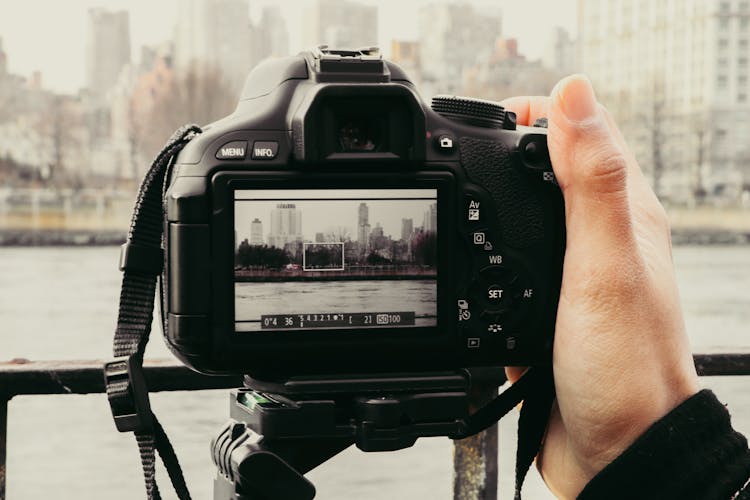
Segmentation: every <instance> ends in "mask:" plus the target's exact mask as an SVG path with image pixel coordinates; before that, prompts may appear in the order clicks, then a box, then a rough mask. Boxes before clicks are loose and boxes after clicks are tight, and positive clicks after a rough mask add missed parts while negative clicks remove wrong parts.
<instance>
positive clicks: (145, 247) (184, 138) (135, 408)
mask: <svg viewBox="0 0 750 500" xmlns="http://www.w3.org/2000/svg"><path fill="white" fill-rule="evenodd" d="M200 132H201V129H200V128H198V127H197V126H196V125H187V126H184V127H182V128H180V129H179V130H177V131H176V132H175V133H174V135H173V136H172V137H171V138H170V140H169V142H167V144H166V146H164V148H163V149H162V151H161V152H160V153H159V155H158V156H157V157H156V159H155V160H154V162H153V163H152V165H151V167H150V168H149V170H148V172H147V173H146V177H145V178H144V179H143V182H142V183H141V187H140V190H139V191H138V198H137V200H136V204H135V209H134V211H133V217H132V220H131V223H130V230H129V231H128V239H127V243H125V245H123V248H122V253H121V254H120V270H122V271H123V277H122V289H121V292H120V309H119V315H118V318H117V329H116V330H115V336H114V348H113V351H114V356H115V358H116V359H115V360H114V361H111V362H109V363H106V364H105V366H104V379H105V387H106V390H107V398H108V399H109V403H110V407H111V409H112V415H113V417H114V419H115V424H116V425H117V429H118V430H119V431H120V432H133V433H135V438H136V441H137V443H138V449H139V451H140V455H141V464H142V465H143V476H144V480H145V483H146V493H147V496H148V498H149V499H150V500H158V499H160V498H161V496H160V494H159V488H158V487H157V485H156V456H155V455H156V454H155V451H158V452H159V456H160V457H161V459H162V461H163V462H164V466H165V467H166V469H167V473H168V474H169V478H170V480H171V481H172V485H173V486H174V488H175V491H176V492H177V496H178V498H180V499H189V498H190V493H189V492H188V489H187V485H186V484H185V479H184V478H183V476H182V470H181V469H180V464H179V462H178V461H177V456H176V455H175V452H174V449H173V448H172V445H171V443H170V442H169V439H167V435H166V433H165V432H164V429H163V428H162V426H161V424H160V423H159V421H158V420H157V419H156V416H155V415H154V414H153V413H152V412H151V407H150V404H149V400H148V388H147V387H146V384H145V380H144V377H143V353H144V351H145V350H146V343H147V342H148V338H149V334H150V332H151V322H152V320H153V310H154V295H155V293H156V281H157V278H158V276H159V275H160V274H161V270H162V269H163V266H164V252H163V250H162V234H163V227H164V226H163V225H164V215H163V213H164V209H163V205H162V203H163V201H162V200H163V198H164V196H163V193H164V191H165V188H166V183H167V180H168V178H169V176H168V175H167V173H168V171H169V170H170V169H171V167H172V163H173V161H174V157H175V155H176V154H177V153H178V152H179V151H180V150H181V149H182V148H183V146H184V145H185V144H186V143H187V142H188V141H190V140H191V139H192V138H193V137H194V136H195V135H197V134H199V133H200Z"/></svg>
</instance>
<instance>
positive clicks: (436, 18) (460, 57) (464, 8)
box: [417, 2, 501, 97]
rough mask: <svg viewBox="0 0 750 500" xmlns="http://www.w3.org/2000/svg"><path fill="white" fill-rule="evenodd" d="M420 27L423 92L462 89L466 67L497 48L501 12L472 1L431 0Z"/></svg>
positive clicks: (421, 19)
mask: <svg viewBox="0 0 750 500" xmlns="http://www.w3.org/2000/svg"><path fill="white" fill-rule="evenodd" d="M417 28H418V32H419V42H420V43H419V62H420V66H421V69H422V87H423V89H422V92H423V95H424V96H425V97H429V96H430V95H434V94H435V93H458V92H459V91H460V89H461V86H462V82H463V77H464V71H465V70H466V69H468V68H470V67H472V66H474V65H476V64H477V62H479V61H480V60H483V59H486V58H487V57H488V56H489V54H491V53H492V51H493V50H494V47H495V41H496V40H497V39H498V38H499V37H500V35H501V16H500V11H499V10H491V9H488V8H482V9H481V10H480V9H479V8H477V7H476V6H474V5H472V4H470V3H468V2H448V3H430V4H426V5H423V6H422V7H421V8H420V10H419V18H418V20H417Z"/></svg>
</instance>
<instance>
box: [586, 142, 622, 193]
mask: <svg viewBox="0 0 750 500" xmlns="http://www.w3.org/2000/svg"><path fill="white" fill-rule="evenodd" d="M582 160H583V161H582V162H581V163H582V165H581V167H582V168H581V169H580V173H581V176H582V177H583V179H582V180H583V181H584V182H585V183H586V184H589V185H592V186H594V187H597V188H598V189H597V191H601V192H618V191H624V190H625V186H626V179H627V164H628V162H627V159H626V158H625V155H624V153H623V152H622V151H621V150H620V148H618V147H617V146H615V145H614V144H612V143H607V142H604V143H600V144H594V145H592V147H591V148H589V150H588V151H587V154H585V155H584V157H583V158H582Z"/></svg>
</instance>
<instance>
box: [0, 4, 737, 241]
mask: <svg viewBox="0 0 750 500" xmlns="http://www.w3.org/2000/svg"><path fill="white" fill-rule="evenodd" d="M63 5H64V6H63ZM40 13H41V14H42V15H40ZM319 44H328V45H330V46H336V47H364V46H373V45H378V46H379V47H380V48H381V52H382V54H383V55H384V56H385V57H387V58H388V59H390V60H391V61H393V62H395V63H397V64H399V65H400V66H401V67H402V68H403V69H404V70H405V71H406V73H407V74H408V75H409V76H410V78H411V80H412V82H413V83H414V85H415V86H416V89H417V91H418V92H419V93H420V94H421V96H422V98H423V100H424V103H425V104H426V105H429V102H430V98H431V97H432V96H434V95H436V94H455V95H466V96H472V97H477V98H483V99H489V100H494V101H499V100H502V99H504V98H506V97H510V96H513V95H548V94H549V92H550V91H551V89H552V88H553V86H554V84H555V83H556V82H557V81H559V80H560V79H561V78H562V77H564V76H566V75H569V74H571V73H578V72H582V73H585V74H586V75H588V76H589V78H590V79H591V81H592V83H593V85H594V88H595V89H596V93H597V96H598V98H599V100H600V101H601V102H602V103H603V104H604V105H605V106H606V107H607V108H608V109H609V110H610V111H611V113H612V115H613V117H614V119H615V121H616V122H617V124H618V126H619V128H620V129H621V131H622V133H623V135H624V137H625V139H626V141H627V142H628V145H629V147H630V149H631V150H632V151H633V152H634V155H635V156H636V158H637V159H638V162H639V164H640V166H641V168H642V170H643V172H644V174H645V175H646V177H647V178H648V180H649V182H650V183H651V185H652V187H653V189H654V192H655V193H656V195H657V196H658V197H659V199H660V200H661V201H662V202H663V203H664V204H665V205H667V206H668V207H676V208H675V209H676V210H677V209H679V210H685V211H686V212H685V214H686V215H685V216H684V217H682V216H679V215H674V217H675V220H678V224H679V225H685V226H690V227H693V226H696V227H717V226H720V227H725V226H726V227H728V229H730V230H732V231H736V230H738V229H739V228H743V229H742V230H743V231H744V230H745V229H747V230H748V231H750V222H748V221H750V218H748V217H747V216H746V211H747V209H748V208H750V144H748V141H747V137H750V0H684V1H681V2H674V1H671V0H670V1H667V0H658V1H657V0H654V1H649V2H643V1H636V0H623V1H619V2H610V1H607V0H563V1H551V0H550V1H544V0H531V1H526V2H513V1H511V0H506V1H494V2H492V1H489V0H474V1H469V0H419V1H414V2H411V1H410V2H399V1H397V0H383V1H380V2H376V1H374V0H297V1H289V2H273V1H271V0H181V1H180V2H177V1H176V0H169V1H165V2H159V3H157V4H156V5H153V6H152V5H150V4H147V3H146V2H145V1H135V2H129V3H126V2H125V1H124V0H113V1H109V2H104V1H103V0H70V1H68V2H65V3H64V4H63V3H62V2H61V3H57V2H44V1H43V0H29V1H28V2H25V3H23V4H17V5H15V7H14V8H13V11H12V12H11V9H10V8H9V4H8V3H3V4H0V227H2V226H5V227H6V228H10V229H11V230H18V231H20V232H21V233H23V232H24V231H26V232H28V231H31V233H33V234H37V232H38V231H43V230H45V231H46V230H51V231H57V230H65V231H71V230H78V229H85V230H89V231H97V230H102V229H104V230H112V228H115V227H120V226H123V227H125V226H126V225H127V218H128V210H129V207H130V205H131V203H132V202H131V199H132V197H133V195H134V194H135V189H136V186H137V184H138V182H139V181H140V179H141V177H142V176H143V173H144V172H145V171H146V169H147V167H148V165H149V164H150V162H151V159H152V158H154V156H155V155H156V153H157V152H158V151H159V149H160V148H161V147H162V145H163V144H164V141H165V139H166V138H168V137H169V136H170V135H171V133H172V132H173V131H174V130H175V129H176V128H177V127H179V126H181V125H183V124H185V123H198V124H200V125H205V124H208V123H211V122H213V121H215V120H217V119H219V118H222V117H224V116H226V115H228V114H230V113H231V112H232V111H233V110H234V109H235V107H236V103H237V98H238V95H239V92H240V88H241V87H242V84H243V82H244V81H245V77H246V75H247V73H248V72H249V71H250V70H251V69H252V68H253V67H254V66H255V65H257V64H258V63H260V62H261V61H262V60H264V59H266V58H273V57H283V56H286V55H289V54H296V53H298V52H299V51H300V50H302V49H304V48H309V47H312V46H315V45H319ZM35 68H38V69H39V71H35V70H34V69H35ZM61 89H64V91H63V90H61ZM715 116H722V117H723V118H724V119H723V120H722V121H717V120H715V119H714V117H715ZM123 207H127V208H125V209H123ZM696 207H704V208H706V209H708V210H704V211H703V212H701V213H700V214H698V213H697V212H696V211H695V209H696ZM729 212H731V213H733V214H734V215H732V216H727V213H729ZM670 213H671V214H677V213H678V212H674V211H673V212H670ZM717 214H718V215H717ZM704 216H705V217H704ZM2 238H3V236H2V234H0V241H2ZM13 238H15V236H14V237H13Z"/></svg>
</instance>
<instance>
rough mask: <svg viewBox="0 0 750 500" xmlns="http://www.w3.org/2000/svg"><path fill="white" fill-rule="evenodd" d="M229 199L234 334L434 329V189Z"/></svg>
mask: <svg viewBox="0 0 750 500" xmlns="http://www.w3.org/2000/svg"><path fill="white" fill-rule="evenodd" d="M234 193H235V195H234V230H235V245H234V311H235V313H234V314H235V318H234V319H235V330H236V331H237V332H260V331H273V330H318V329H362V328H368V329H369V328H372V329H378V328H414V327H430V326H436V325H437V259H438V250H437V249H438V240H437V231H438V228H437V221H438V217H437V189H294V190H290V189H286V190H282V189H267V190H235V192H234Z"/></svg>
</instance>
